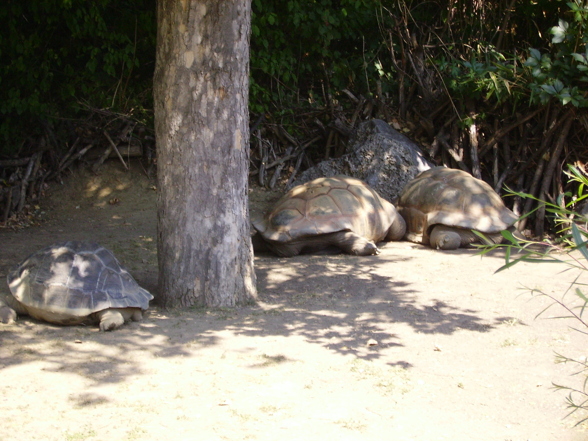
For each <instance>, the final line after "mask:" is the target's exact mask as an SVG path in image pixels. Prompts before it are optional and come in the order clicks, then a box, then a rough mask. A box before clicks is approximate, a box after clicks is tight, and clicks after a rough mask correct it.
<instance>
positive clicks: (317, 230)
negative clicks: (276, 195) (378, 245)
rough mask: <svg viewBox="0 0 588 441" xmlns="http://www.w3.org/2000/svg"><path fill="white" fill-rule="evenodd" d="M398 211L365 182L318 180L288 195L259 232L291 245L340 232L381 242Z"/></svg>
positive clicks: (341, 178)
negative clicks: (392, 216)
mask: <svg viewBox="0 0 588 441" xmlns="http://www.w3.org/2000/svg"><path fill="white" fill-rule="evenodd" d="M391 210H392V211H393V212H394V213H395V209H394V207H393V206H392V204H390V203H389V202H388V201H386V200H384V199H382V198H380V196H379V195H378V194H377V193H376V192H375V191H374V190H373V189H371V188H370V187H368V186H367V185H366V184H365V183H364V182H363V181H361V180H359V179H355V178H350V177H347V176H335V177H330V178H318V179H315V180H313V181H310V182H307V183H306V184H303V185H299V186H297V187H295V188H293V189H292V190H290V191H289V192H288V193H286V194H285V195H284V196H283V197H282V198H281V199H280V200H279V201H278V202H277V203H276V205H275V206H274V208H273V210H271V211H270V212H269V213H268V214H267V216H266V217H265V218H264V219H262V220H257V221H254V222H253V224H254V226H255V228H256V229H257V230H258V231H259V232H260V233H261V234H262V236H263V237H264V238H265V239H268V240H272V241H276V242H288V241H291V240H294V239H300V238H304V237H312V236H317V235H321V234H328V233H336V232H339V231H353V232H355V233H356V234H358V235H360V236H363V237H368V238H370V239H373V240H375V241H379V240H381V239H383V238H384V237H385V236H386V233H387V231H388V229H389V228H390V223H391V220H390V211H391Z"/></svg>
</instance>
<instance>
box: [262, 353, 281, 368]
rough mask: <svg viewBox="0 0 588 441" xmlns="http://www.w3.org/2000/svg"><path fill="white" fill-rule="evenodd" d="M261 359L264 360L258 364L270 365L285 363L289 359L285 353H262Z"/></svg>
mask: <svg viewBox="0 0 588 441" xmlns="http://www.w3.org/2000/svg"><path fill="white" fill-rule="evenodd" d="M261 359H262V360H264V361H263V362H262V363H260V364H257V365H256V366H258V367H269V366H275V365H277V364H280V363H284V362H286V361H288V357H286V356H285V355H267V354H262V355H261Z"/></svg>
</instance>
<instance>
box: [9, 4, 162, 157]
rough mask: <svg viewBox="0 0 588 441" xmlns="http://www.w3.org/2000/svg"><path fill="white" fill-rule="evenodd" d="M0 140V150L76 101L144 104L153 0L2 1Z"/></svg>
mask: <svg viewBox="0 0 588 441" xmlns="http://www.w3.org/2000/svg"><path fill="white" fill-rule="evenodd" d="M0 23H2V34H0V59H1V60H2V61H1V68H0V116H1V117H2V120H1V121H0V139H2V140H3V141H4V142H3V143H2V144H3V146H4V151H3V152H2V151H0V153H11V152H14V150H15V147H14V141H15V140H16V139H18V138H19V135H20V136H22V134H23V133H26V134H32V133H35V131H36V130H37V129H38V128H39V121H42V120H48V119H51V118H64V117H71V116H73V115H75V112H76V110H77V107H78V104H77V103H78V101H84V102H88V103H90V104H91V105H93V106H96V107H108V108H113V109H115V110H121V111H127V110H129V109H130V108H132V107H134V106H137V105H142V106H150V102H149V100H150V96H151V93H150V92H149V93H148V94H144V93H143V92H144V91H145V90H146V89H149V88H150V83H151V76H152V67H153V59H154V47H155V2H154V1H153V0H150V1H146V0H126V1H114V0H98V1H91V2H88V1H85V0H33V1H26V2H23V1H20V0H6V1H4V2H3V5H2V8H0Z"/></svg>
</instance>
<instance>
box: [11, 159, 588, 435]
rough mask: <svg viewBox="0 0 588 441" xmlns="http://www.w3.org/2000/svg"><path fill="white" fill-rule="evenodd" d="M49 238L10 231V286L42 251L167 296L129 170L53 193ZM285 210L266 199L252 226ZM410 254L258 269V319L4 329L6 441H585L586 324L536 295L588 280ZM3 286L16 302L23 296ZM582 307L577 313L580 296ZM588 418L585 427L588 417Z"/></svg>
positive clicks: (219, 315) (85, 178)
mask: <svg viewBox="0 0 588 441" xmlns="http://www.w3.org/2000/svg"><path fill="white" fill-rule="evenodd" d="M48 193H49V196H48V197H47V198H46V199H44V200H43V202H42V204H41V206H40V207H39V208H38V209H37V212H38V213H39V215H40V217H41V218H42V221H41V222H40V223H39V224H38V225H33V226H31V227H28V228H24V229H12V228H2V229H0V279H1V280H2V281H3V280H5V277H6V274H7V272H8V269H9V268H10V267H11V266H13V265H15V264H16V263H18V262H19V261H20V260H22V259H24V258H25V257H26V256H27V255H29V254H30V253H32V252H34V251H36V250H38V249H39V248H41V247H44V246H46V245H49V244H51V243H54V242H57V241H61V240H71V239H80V240H83V239H86V240H94V241H97V242H99V243H101V244H103V245H105V246H107V247H109V248H110V249H112V250H113V251H114V253H115V254H116V255H117V257H118V258H119V259H120V260H121V261H122V262H123V264H124V265H125V266H127V268H128V269H129V270H130V271H131V273H132V274H133V275H134V276H135V278H136V279H137V280H138V282H139V283H140V284H141V285H142V286H144V287H145V288H147V289H149V290H151V291H152V292H153V293H154V295H155V296H157V292H156V287H157V256H156V244H155V228H156V213H155V198H156V193H155V188H154V182H151V181H149V180H148V179H147V178H146V177H145V175H144V174H143V173H142V171H141V169H140V167H136V169H134V170H133V171H132V172H126V171H124V170H123V169H122V168H121V167H120V165H119V164H118V163H116V162H113V163H110V164H109V165H108V166H106V167H105V168H103V169H102V170H101V171H100V172H99V174H98V175H91V174H89V173H83V172H79V173H76V174H74V175H73V176H71V177H70V178H68V179H67V180H66V181H65V182H64V184H63V185H59V184H55V183H54V184H52V185H51V188H50V189H49V192H48ZM276 196H277V194H276V193H272V192H263V191H258V190H256V191H254V192H252V193H251V201H252V202H251V204H252V210H253V211H256V210H264V209H265V207H266V206H267V204H268V203H270V202H271V201H272V200H275V198H276ZM502 263H503V259H502V257H501V256H500V255H494V256H488V257H483V258H481V257H479V256H476V255H475V251H473V250H458V251H452V252H439V251H434V250H431V249H427V248H425V247H422V246H419V245H415V244H410V243H407V242H397V243H390V244H387V245H386V246H385V247H384V248H383V251H382V253H381V254H380V255H379V256H372V257H353V256H347V255H335V256H312V255H310V256H309V255H307V256H298V257H295V258H291V259H283V258H276V257H273V256H271V255H268V254H266V255H260V256H256V260H255V265H256V272H257V277H258V290H259V303H258V305H256V306H252V307H247V308H239V309H217V310H205V309H190V310H181V311H180V310H177V311H169V310H167V311H166V310H162V309H160V308H158V307H157V306H156V305H155V306H154V307H152V308H151V309H150V311H149V312H148V313H147V315H146V317H145V319H144V320H143V321H142V322H139V323H132V324H130V325H126V326H125V327H123V328H122V329H120V330H118V331H115V332H111V333H100V332H99V331H98V329H97V328H96V327H81V326H74V327H57V326H53V325H48V324H45V323H40V322H37V321H34V320H32V319H29V318H26V317H23V318H21V319H20V320H19V321H18V322H17V323H16V324H14V325H0V415H1V417H0V418H1V421H2V424H1V426H0V427H1V430H0V439H1V440H2V441H12V440H19V441H21V440H44V441H51V440H165V441H167V440H174V441H176V440H276V439H280V440H341V441H343V440H394V441H400V440H423V441H425V440H426V441H428V440H453V441H461V440H464V441H466V440H467V441H471V440H481V441H486V440H489V441H490V440H492V441H494V440H497V441H507V440H509V441H515V440H516V441H519V440H520V441H526V440H533V441H554V440H558V441H560V440H566V441H580V440H586V439H588V426H587V425H580V426H577V427H574V424H575V423H576V422H577V421H578V419H580V417H581V416H582V415H579V414H578V415H573V416H572V417H569V418H564V417H565V416H566V414H567V412H568V410H567V409H566V403H565V397H566V393H564V392H562V391H555V390H554V389H553V387H552V382H556V383H561V384H566V385H570V386H575V387H579V388H581V386H582V378H581V377H579V376H571V374H573V373H574V372H575V371H574V368H573V366H571V365H569V364H556V363H555V362H554V361H555V353H561V354H565V355H567V356H569V357H573V358H578V359H579V358H581V357H585V356H587V355H588V345H587V340H588V339H587V337H586V335H582V334H580V333H579V332H577V331H574V330H572V329H570V327H569V326H570V325H573V324H574V322H572V321H566V320H561V319H559V320H549V319H547V318H548V317H550V316H557V315H558V314H560V313H561V311H557V310H555V309H553V310H551V309H550V310H548V311H547V312H546V313H545V314H544V315H543V316H542V317H543V318H535V317H536V315H537V314H538V313H540V312H541V311H542V310H543V309H544V308H545V307H546V306H547V305H549V304H550V303H551V302H550V301H549V300H548V299H546V298H544V297H533V296H531V295H530V293H529V292H528V291H527V290H525V289H524V287H528V288H536V289H542V290H543V291H544V292H546V293H549V294H552V295H555V296H557V297H558V298H560V297H561V295H563V293H564V292H565V290H566V289H567V288H568V286H569V283H570V282H571V281H572V280H573V279H574V277H575V276H576V275H577V273H574V272H571V271H568V272H563V273H562V270H563V269H565V267H563V266H560V265H554V264H521V265H518V266H515V267H513V268H511V269H510V270H507V271H504V272H500V273H497V274H495V270H496V269H497V268H498V267H499V266H500V265H501V264H502ZM7 289H8V288H7V286H6V283H5V282H2V283H1V284H0V290H2V291H7ZM570 298H571V297H570ZM584 416H585V415H584Z"/></svg>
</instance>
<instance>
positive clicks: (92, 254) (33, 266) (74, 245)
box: [7, 241, 153, 323]
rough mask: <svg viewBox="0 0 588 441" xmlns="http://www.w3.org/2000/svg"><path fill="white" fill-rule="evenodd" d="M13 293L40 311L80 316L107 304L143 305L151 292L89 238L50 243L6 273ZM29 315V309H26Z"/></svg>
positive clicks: (84, 315)
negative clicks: (87, 240) (90, 241)
mask: <svg viewBox="0 0 588 441" xmlns="http://www.w3.org/2000/svg"><path fill="white" fill-rule="evenodd" d="M7 280H8V285H9V287H10V291H11V293H12V295H13V296H14V298H15V299H16V300H18V301H19V302H20V303H22V304H23V305H24V306H25V307H27V308H31V309H32V310H33V311H34V310H40V311H43V315H44V316H47V314H49V315H50V314H55V315H56V317H60V320H59V321H60V322H64V320H65V319H64V317H65V318H67V317H70V318H71V320H69V322H71V323H74V322H75V318H84V317H86V316H89V315H90V314H92V313H95V312H97V311H102V310H105V309H109V308H140V309H141V310H146V309H147V308H148V307H149V301H150V300H151V299H153V296H152V295H151V294H150V293H149V292H148V291H146V290H145V289H143V288H141V287H140V286H139V285H138V284H137V282H136V281H135V279H133V277H132V276H131V275H130V274H129V272H128V271H127V270H126V269H124V268H123V266H122V265H121V264H120V263H119V262H118V260H117V259H116V257H114V255H113V254H112V252H110V251H109V250H107V249H106V248H104V247H102V246H100V245H98V244H95V243H88V242H75V241H71V242H64V243H59V244H55V245H51V246H49V247H47V248H44V249H42V250H40V251H37V252H35V253H33V254H31V255H30V256H29V257H27V258H26V259H25V260H24V261H23V262H21V263H20V264H19V265H18V266H17V267H15V268H14V269H13V270H11V271H10V272H9V273H8V277H7ZM31 315H33V314H31Z"/></svg>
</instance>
